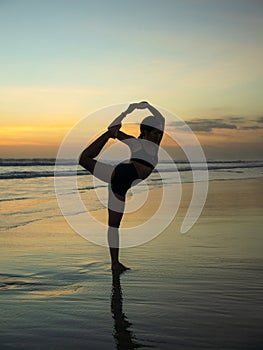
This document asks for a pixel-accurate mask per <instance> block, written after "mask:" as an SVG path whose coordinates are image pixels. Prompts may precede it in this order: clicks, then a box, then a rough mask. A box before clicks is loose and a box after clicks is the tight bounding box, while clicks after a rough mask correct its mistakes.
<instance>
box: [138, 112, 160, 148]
mask: <svg viewBox="0 0 263 350" xmlns="http://www.w3.org/2000/svg"><path fill="white" fill-rule="evenodd" d="M140 131H141V134H140V136H139V137H140V138H144V139H146V140H148V141H152V142H154V143H157V144H159V143H160V142H161V139H162V136H163V124H162V122H161V120H160V119H159V118H157V117H154V116H149V117H146V118H144V119H143V121H142V122H141V124H140Z"/></svg>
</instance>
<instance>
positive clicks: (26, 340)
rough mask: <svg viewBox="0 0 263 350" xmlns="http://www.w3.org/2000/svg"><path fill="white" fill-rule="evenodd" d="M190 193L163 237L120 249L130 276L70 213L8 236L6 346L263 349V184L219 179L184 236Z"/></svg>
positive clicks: (1, 338)
mask: <svg viewBox="0 0 263 350" xmlns="http://www.w3.org/2000/svg"><path fill="white" fill-rule="evenodd" d="M191 190H192V184H190V183H185V184H183V197H182V201H181V206H180V208H179V211H178V213H177V215H176V217H175V219H174V220H173V222H172V223H171V224H170V225H169V226H168V227H167V228H166V230H165V231H164V232H163V233H162V234H161V235H159V236H158V237H157V238H155V239H154V240H152V241H150V242H148V243H146V244H144V245H141V246H138V247H134V248H126V249H123V250H122V251H121V260H122V261H123V262H124V263H125V264H127V265H128V266H129V267H131V270H130V271H128V272H125V273H124V274H122V275H121V276H112V274H111V271H110V265H109V255H108V250H107V249H106V248H105V247H101V246H97V245H95V244H93V243H90V242H88V241H87V240H85V239H83V238H82V237H80V236H79V235H78V234H76V233H75V232H74V231H73V230H72V229H71V228H70V227H69V225H68V224H67V223H66V221H65V220H64V218H63V217H62V216H60V217H59V218H58V217H56V218H54V219H52V218H50V219H46V220H42V221H41V222H38V221H37V222H32V223H29V224H27V225H24V226H20V227H18V228H12V229H9V230H6V231H5V232H2V233H1V235H0V249H1V255H0V256H1V258H0V264H1V274H0V295H1V321H0V322H1V327H0V347H1V349H3V350H5V349H27V350H29V349H74V348H78V349H107V350H108V349H116V348H117V349H135V348H138V347H144V348H156V349H260V348H261V347H262V334H261V328H262V321H263V307H262V286H263V280H262V268H263V265H262V262H263V249H262V248H263V238H262V224H263V218H262V208H263V199H262V198H263V196H262V194H263V180H262V179H246V180H231V181H211V182H210V183H209V192H208V198H207V201H206V204H205V207H204V210H203V213H202V215H201V217H200V218H199V220H198V222H197V223H196V224H195V226H194V227H193V228H192V229H191V230H190V231H189V232H188V233H187V234H185V235H182V234H181V233H180V225H181V223H182V220H183V218H184V215H185V212H186V209H187V207H188V205H189V198H190V196H191ZM152 191H153V192H152V194H151V195H152V196H153V198H154V196H156V198H158V196H159V195H160V193H159V192H160V189H158V188H157V189H153V190H152ZM152 202H153V203H154V200H153V201H152ZM58 210H59V209H58ZM145 210H151V209H150V208H146V209H145ZM96 215H98V216H100V215H101V218H102V220H103V217H104V216H105V211H103V210H101V211H98V212H96ZM137 219H138V220H140V218H137ZM124 220H125V219H124ZM133 220H135V221H136V218H134V217H133V218H132V219H130V221H129V220H128V221H129V225H130V224H131V222H134V221H133ZM149 229H151V228H150V227H149Z"/></svg>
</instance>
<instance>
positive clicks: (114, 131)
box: [107, 124, 121, 139]
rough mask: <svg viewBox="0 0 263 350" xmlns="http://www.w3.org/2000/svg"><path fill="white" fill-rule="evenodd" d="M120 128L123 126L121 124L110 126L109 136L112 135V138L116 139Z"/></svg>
mask: <svg viewBox="0 0 263 350" xmlns="http://www.w3.org/2000/svg"><path fill="white" fill-rule="evenodd" d="M120 128H121V124H119V125H114V126H110V127H108V131H107V132H108V135H109V137H111V138H112V139H116V137H117V136H118V132H119V130H120Z"/></svg>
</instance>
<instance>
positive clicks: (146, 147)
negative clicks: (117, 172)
mask: <svg viewBox="0 0 263 350" xmlns="http://www.w3.org/2000/svg"><path fill="white" fill-rule="evenodd" d="M129 146H130V149H131V160H134V161H136V162H138V163H141V164H143V165H146V166H148V167H150V168H151V169H154V168H155V167H156V165H157V163H158V149H159V146H158V145H156V144H154V143H153V142H150V141H146V140H144V139H133V140H132V141H131V140H129Z"/></svg>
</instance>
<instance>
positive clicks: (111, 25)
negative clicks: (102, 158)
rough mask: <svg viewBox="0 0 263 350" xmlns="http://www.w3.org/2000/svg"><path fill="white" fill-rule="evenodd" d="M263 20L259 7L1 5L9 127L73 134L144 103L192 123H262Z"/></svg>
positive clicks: (1, 94)
mask: <svg viewBox="0 0 263 350" xmlns="http://www.w3.org/2000/svg"><path fill="white" fill-rule="evenodd" d="M262 15H263V2H262V1H257V0H252V1H243V0H220V1H216V0H181V1H176V0H174V1H169V0H164V1H161V0H158V1H156V0H153V1H152V0H142V1H138V0H137V1H114V0H113V1H112V0H111V1H89V0H87V1H79V0H76V1H73V0H72V1H62V0H59V1H58V0H55V1H50V0H47V1H39V0H35V1H33V0H23V1H18V0H16V1H15V0H10V1H5V0H2V1H1V0H0V44H1V56H0V65H1V70H0V105H1V107H0V113H1V115H2V116H3V118H2V120H3V123H4V125H5V126H12V125H14V124H15V125H20V126H21V125H23V126H25V125H28V124H30V125H31V126H32V125H37V126H40V125H42V126H45V125H46V124H47V123H50V122H51V121H54V118H55V119H56V124H61V125H62V124H63V126H64V127H65V126H66V125H69V126H70V125H72V123H74V122H76V121H77V120H78V119H79V118H80V117H82V116H83V115H85V114H87V113H89V112H91V111H94V110H96V109H99V108H102V107H105V106H106V105H108V104H114V103H121V102H125V101H137V100H142V99H143V100H149V101H151V102H152V103H154V104H157V105H161V106H163V107H165V108H167V109H169V110H171V111H172V112H174V113H176V114H178V115H180V116H181V117H182V118H184V119H186V120H187V119H193V118H215V117H220V118H221V117H225V116H242V117H245V118H247V120H249V118H250V119H251V118H252V117H253V118H256V117H259V116H261V115H262V102H261V101H262V99H263V96H262V91H263V89H262V81H263V71H262V61H263V45H262V33H263V21H262ZM36 116H37V118H36Z"/></svg>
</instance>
